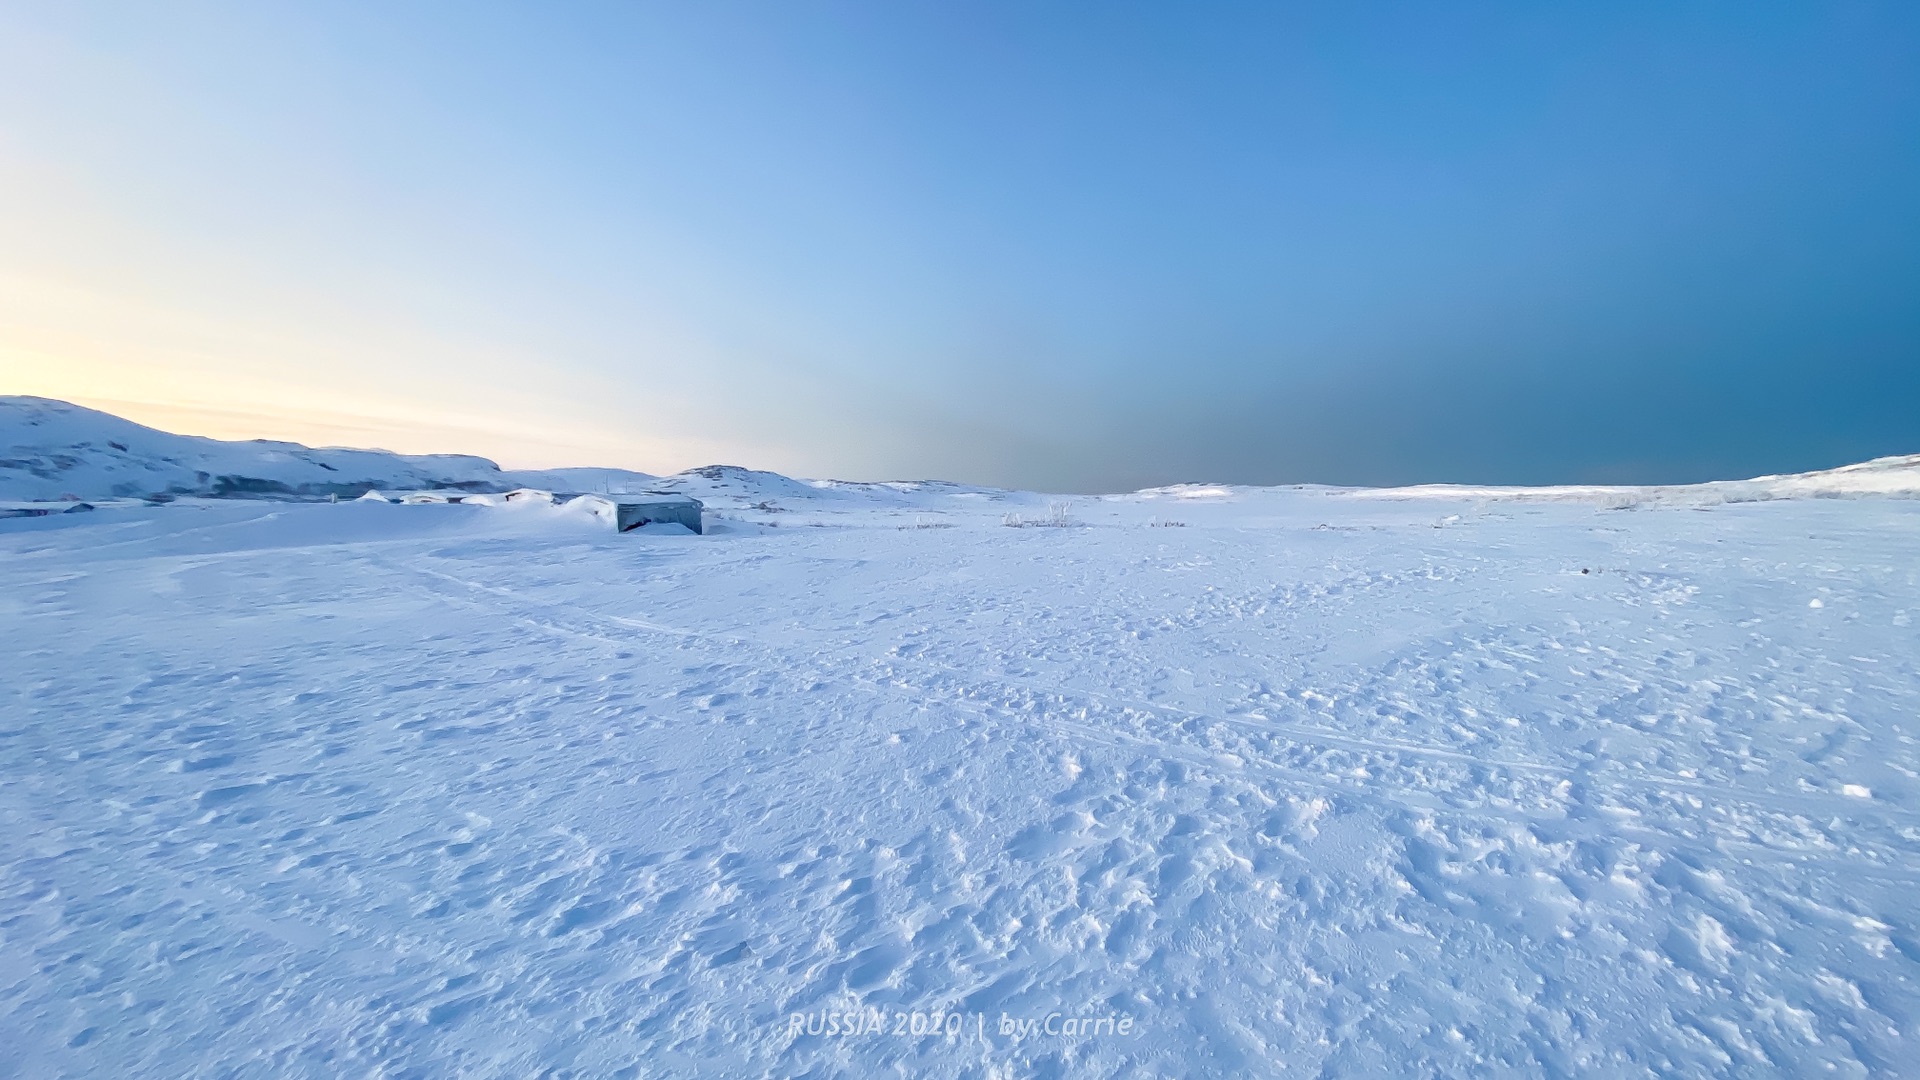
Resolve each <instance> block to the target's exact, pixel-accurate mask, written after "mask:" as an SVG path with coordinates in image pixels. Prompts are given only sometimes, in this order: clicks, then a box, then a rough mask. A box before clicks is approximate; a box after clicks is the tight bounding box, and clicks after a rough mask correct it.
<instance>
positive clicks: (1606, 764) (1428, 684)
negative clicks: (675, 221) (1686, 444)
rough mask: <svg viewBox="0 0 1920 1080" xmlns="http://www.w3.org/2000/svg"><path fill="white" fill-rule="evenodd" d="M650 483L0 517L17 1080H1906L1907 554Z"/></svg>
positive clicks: (1209, 497)
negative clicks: (670, 498) (693, 501)
mask: <svg viewBox="0 0 1920 1080" xmlns="http://www.w3.org/2000/svg"><path fill="white" fill-rule="evenodd" d="M1903 468H1905V466H1902V465H1901V464H1900V463H1898V462H1895V463H1891V464H1883V467H1882V468H1881V469H1880V470H1879V471H1880V472H1887V471H1892V472H1900V471H1901V470H1902V469H1903ZM1907 479H1908V481H1909V482H1911V481H1912V479H1913V477H1912V475H1910V474H1909V475H1908V477H1907ZM1876 482H1878V481H1876ZM1808 483H1813V482H1808ZM1837 483H1838V482H1832V483H1829V484H1828V486H1827V487H1825V488H1822V487H1820V486H1819V484H1817V483H1814V486H1813V489H1812V491H1811V493H1813V494H1860V492H1858V491H1848V490H1837V489H1835V484H1837ZM675 485H676V486H677V487H678V488H679V489H681V490H689V492H690V493H693V494H697V495H699V496H701V497H703V498H706V499H708V500H709V507H710V509H711V510H712V511H713V513H711V514H710V515H709V519H708V520H709V525H710V526H711V531H710V532H709V534H708V535H705V536H668V535H627V536H620V535H616V534H614V533H612V532H610V531H608V530H606V529H605V528H604V527H602V526H600V525H599V523H597V522H596V521H594V520H593V519H592V518H590V517H587V516H586V515H583V514H577V513H576V514H569V513H567V512H565V511H562V510H559V509H556V508H550V507H512V506H500V507H472V506H444V505H443V506H393V505H386V504H372V503H342V504H340V505H325V504H319V505H314V504H292V503H268V502H246V501H234V500H225V501H215V500H206V501H196V500H193V499H182V500H180V501H179V502H176V503H175V504H173V505H170V506H164V507H147V506H123V507H112V506H109V507H103V508H102V509H100V510H96V511H94V512H92V513H85V514H69V515H60V516H55V517H45V518H34V519H16V520H7V521H3V522H0V648H3V649H4V651H5V655H6V656H8V657H9V662H8V664H7V667H6V672H7V678H6V680H5V681H4V683H3V684H0V1073H5V1074H11V1075H22V1076H55V1075H63V1074H74V1075H80V1074H85V1075H94V1076H131V1075H152V1076H190V1075H191V1076H221V1075H249V1076H321V1077H330V1076H342V1075H383V1076H440V1075H462V1074H464V1075H486V1076H494V1075H497V1076H516V1077H518V1076H531V1075H542V1074H544V1073H546V1072H547V1071H548V1070H551V1072H552V1074H553V1075H576V1076H615V1075H628V1076H690V1075H711V1076H755V1075H767V1076H788V1075H814V1076H827V1075H847V1076H877V1075H905V1076H978V1077H994V1076H1009V1077H1013V1076H1017V1077H1027V1076H1071V1077H1077V1076H1174V1075H1196V1076H1199V1075H1219V1076H1240V1075H1268V1074H1281V1073H1284V1074H1286V1075H1307V1076H1311V1075H1326V1076H1417V1075H1432V1074H1440V1075H1451V1076H1466V1075H1512V1076H1539V1075H1573V1074H1578V1075H1603V1076H1605V1075H1621V1076H1639V1075H1647V1074H1654V1073H1660V1074H1671V1075H1728V1076H1735V1075H1738V1076H1751V1075H1756V1074H1763V1073H1780V1074H1798V1075H1832V1076H1864V1075H1895V1074H1902V1073H1911V1072H1913V1071H1915V1068H1916V1066H1915V1064H1914V1063H1915V1061H1916V1057H1915V1044H1914V1043H1913V1042H1909V1040H1920V744H1916V743H1915V741H1914V736H1915V735H1917V734H1920V627H1916V625H1915V623H1916V617H1920V501H1914V500H1908V499H1895V498H1882V497H1868V498H1851V499H1816V498H1780V499H1779V501H1760V502H1744V501H1738V500H1734V501H1729V500H1728V499H1727V498H1725V497H1723V496H1724V495H1725V492H1716V491H1712V490H1698V491H1694V492H1693V494H1692V495H1691V496H1689V495H1688V494H1687V493H1686V492H1685V491H1684V490H1678V489H1663V490H1661V491H1657V492H1651V493H1643V497H1636V496H1633V495H1632V493H1630V492H1629V493H1628V494H1622V491H1624V490H1625V489H1603V490H1599V491H1594V490H1589V489H1579V490H1571V491H1561V492H1558V493H1540V492H1532V493H1527V492H1520V493H1515V492H1511V491H1499V490H1492V489H1453V490H1433V489H1424V490H1420V491H1402V492H1343V491H1333V490H1327V489H1267V490H1260V489H1242V488H1204V487H1190V488H1179V489H1166V490H1162V491H1156V492H1144V493H1140V494H1137V495H1130V496H1120V497H1113V498H1107V499H1080V500H1077V501H1076V502H1075V503H1074V505H1073V506H1072V507H1071V508H1064V509H1063V513H1064V517H1065V520H1066V521H1067V524H1066V525H1065V526H1063V527H1051V526H1050V525H1048V524H1042V525H1040V526H1038V527H1011V526H1010V524H1009V523H1010V522H1017V523H1019V524H1020V525H1022V526H1027V525H1031V524H1032V523H1034V522H1042V523H1047V522H1051V521H1053V520H1055V519H1056V518H1057V517H1059V516H1061V512H1062V508H1056V507H1054V506H1052V505H1050V503H1051V502H1053V501H1054V500H1049V499H1048V498H1047V497H1045V496H1037V495H1025V494H1018V493H1007V492H993V491H982V490H976V489H967V488H962V487H956V486H953V485H890V486H889V485H845V484H829V485H813V484H804V483H799V482H796V481H790V480H786V478H784V477H773V476H771V474H753V473H748V472H746V471H744V470H715V471H711V472H709V473H690V474H683V476H682V477H681V478H677V479H676V481H675ZM1902 490H1905V489H1902ZM1807 493H1808V492H1806V491H1799V492H1784V493H1783V494H1787V495H1791V494H1807ZM1767 497H1769V498H1774V497H1776V496H1773V495H1770V496H1767ZM1616 507H1627V508H1616ZM1909 727H1914V728H1916V731H1915V732H1909V731H1907V728H1909ZM849 1019H851V1020H853V1021H854V1024H853V1028H854V1030H853V1031H852V1032H851V1033H849V1032H848V1031H847V1030H846V1022H847V1021H848V1020H849ZM1083 1020H1084V1021H1086V1023H1085V1024H1084V1025H1083V1024H1082V1021H1083ZM1101 1021H1107V1023H1105V1024H1102V1023H1101ZM876 1022H877V1026H878V1030H874V1025H875V1024H876ZM1083 1026H1084V1028H1085V1030H1080V1029H1081V1028H1083ZM929 1028H938V1029H939V1030H938V1032H937V1033H935V1032H930V1031H928V1030H927V1029H929ZM1049 1028H1051V1031H1049Z"/></svg>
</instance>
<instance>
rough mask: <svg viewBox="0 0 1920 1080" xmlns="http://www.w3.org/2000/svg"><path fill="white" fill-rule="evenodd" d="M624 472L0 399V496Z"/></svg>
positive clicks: (622, 478) (240, 492)
mask: <svg viewBox="0 0 1920 1080" xmlns="http://www.w3.org/2000/svg"><path fill="white" fill-rule="evenodd" d="M652 480H653V477H652V476H650V475H648V474H646V473H637V472H630V471H627V470H624V469H554V470H546V471H518V472H510V471H507V470H503V469H501V468H500V466H498V465H496V464H494V463H493V462H491V461H488V460H487V459H486V458H482V457H473V456H470V455H465V454H422V455H411V454H394V453H389V452H387V451H385V450H347V449H324V450H322V449H314V448H311V447H307V446H302V445H300V444H299V443H290V442H274V441H270V440H265V439H261V440H254V441H250V442H226V441H223V440H220V439H207V438H201V437H199V436H195V435H175V434H171V433H169V432H165V431H158V430H155V429H153V428H150V427H146V426H144V425H141V424H136V423H134V422H133V421H131V420H125V419H122V418H121V417H118V416H114V415H112V414H111V413H104V412H100V411H98V410H95V409H88V408H83V407H81V406H79V405H73V404H70V403H68V402H64V401H54V400H52V399H49V398H39V397H0V499H19V500H49V499H64V498H76V499H108V498H151V497H154V496H165V495H205V496H214V497H242V498H245V497H254V498H261V497H265V498H275V497H278V498H306V499H321V498H325V497H327V496H329V495H337V496H339V497H342V498H350V497H357V496H359V495H361V494H363V493H365V492H366V491H368V490H369V489H372V488H380V489H392V490H403V491H405V490H420V489H453V490H459V491H475V492H481V491H508V490H511V489H513V488H516V487H541V488H551V489H558V490H590V491H602V490H612V491H618V490H622V489H624V488H627V487H638V486H643V485H645V484H647V483H650V482H651V481H652Z"/></svg>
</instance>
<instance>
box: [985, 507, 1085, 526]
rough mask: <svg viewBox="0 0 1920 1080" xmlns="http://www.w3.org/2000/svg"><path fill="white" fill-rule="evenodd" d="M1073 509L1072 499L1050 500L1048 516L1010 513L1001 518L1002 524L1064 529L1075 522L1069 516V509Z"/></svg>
mask: <svg viewBox="0 0 1920 1080" xmlns="http://www.w3.org/2000/svg"><path fill="white" fill-rule="evenodd" d="M1072 509H1073V503H1072V502H1071V501H1070V500H1069V501H1061V502H1050V503H1048V504H1047V516H1046V517H1043V518H1033V519H1028V518H1023V517H1021V516H1020V515H1019V514H1008V515H1006V516H1005V517H1003V518H1001V519H1000V524H1002V525H1005V526H1007V527H1008V528H1010V529H1063V528H1065V527H1067V526H1068V525H1072V524H1073V523H1074V522H1073V519H1072V518H1071V517H1069V516H1068V511H1070V510H1072Z"/></svg>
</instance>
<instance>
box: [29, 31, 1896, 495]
mask: <svg viewBox="0 0 1920 1080" xmlns="http://www.w3.org/2000/svg"><path fill="white" fill-rule="evenodd" d="M0 393H33V394H42V395H47V396H53V397H63V398H67V399H69V400H74V401H78V402H81V403H83V404H91V405H96V406H99V407H103V408H108V409H110V410H113V411H116V412H120V413H122V414H123V415H127V416H130V417H132V418H134V419H138V420H142V421H143V422H147V423H152V424H154V425H155V426H159V427H165V428H168V429H170V430H177V431H186V432H192V433H197V434H210V435H217V436H221V437H256V436H263V437H277V438H294V439H300V440H302V441H307V442H314V443H323V444H336V445H380V446H385V447H388V448H390V449H396V450H402V451H409V452H422V451H464V452H472V453H482V454H487V455H489V456H493V457H495V458H497V459H499V460H501V461H502V462H503V463H506V464H509V465H525V466H536V465H563V464H599V465H621V466H626V467H631V468H638V469H645V470H648V471H654V472H660V471H671V470H677V469H679V468H683V467H686V466H691V465H697V464H705V463H709V462H727V463H735V464H745V465H751V466H756V467H762V468H773V469H778V470H780V471H783V472H789V473H794V474H799V475H809V476H840V477H846V478H852V479H894V478H909V477H933V476H937V477H945V478H949V479H956V480H964V481H972V482H982V483H997V484H1007V485H1014V486H1020V487H1032V488H1044V489H1050V490H1064V491H1107V490H1122V489H1130V488H1135V487H1140V486H1145V485H1150V484H1160V483H1169V482H1176V481H1218V482H1248V483H1284V482H1296V481H1318V482H1328V483H1376V484H1383V483H1409V482H1424V481H1460V482H1510V483H1543V482H1559V481H1567V482H1574V481H1621V482H1678V481H1689V480H1699V479H1707V478H1713V477H1732V476H1747V475H1755V474H1759V473H1769V472H1782V471H1795V470H1801V469H1809V468H1821V467H1828V466H1833V465H1838V464H1842V463H1845V462H1849V461H1855V460H1861V459H1865V458H1868V457H1873V456H1877V455H1884V454H1893V453H1914V452H1920V5H1914V4H1912V3H1899V4H1892V3H1889V4H1872V3H1857V4H1856V3H1833V4H1795V5H1787V4H1781V5H1754V4H1735V3H1722V4H1692V3H1681V4H1674V3H1657V4H1656V3H1644V4H1643V3H1615V4H1592V5H1525V4H1512V5H1485V4H1458V5H1453V4H1449V5H1404V4H1370V3H1355V4H1335V5H1284V4H1266V3H1262V4H1233V3H1208V4H1127V3H1122V4H1099V5H1095V4H1070V3H1039V4H1034V3H964V4H962V3H954V4H934V3H916V2H898V3H879V2H873V3H859V4H847V3H832V2H823V3H808V4H791V3H762V4H746V3H724V2H723V3H714V4H691V3H685V4H653V3H633V4H629V3H617V4H589V3H579V4H568V5H539V4H518V5H504V4H485V3H461V4H430V3H417V4H354V3H328V4H309V5H295V4H262V3H246V4H239V3H234V4H220V3H179V4H165V5H155V4H133V3H125V4H111V5H108V4H56V3H51V2H48V3H4V4H0Z"/></svg>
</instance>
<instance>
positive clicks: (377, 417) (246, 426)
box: [0, 274, 729, 473]
mask: <svg viewBox="0 0 1920 1080" xmlns="http://www.w3.org/2000/svg"><path fill="white" fill-rule="evenodd" d="M436 346H437V347H436ZM427 347H436V351H438V352H442V353H445V352H448V351H451V350H452V347H449V346H446V345H444V344H437V343H429V345H428V346H427ZM421 348H423V346H422V343H420V342H414V341H402V342H394V341H381V340H375V341H373V342H371V343H366V342H350V343H338V342H325V341H305V340H299V339H298V338H295V337H293V336H291V335H282V334H275V333H271V332H268V331H266V330H265V329H263V328H262V327H260V326H258V325H249V324H247V323H246V322H237V321H229V320H220V319H214V318H208V317H196V316H194V315H193V314H191V313H183V312H181V311H178V310H175V309H171V308H167V307H165V306H163V305H158V304H155V303H153V302H151V301H147V300H144V299H142V298H139V297H129V296H125V295H103V294H100V293H97V292H93V291H90V290H87V289H83V288H77V287H74V286H71V285H67V284H63V283H60V282H57V281H51V280H48V279H46V278H38V279H32V278H26V277H22V276H17V275H7V274H0V394H29V395H34V396H39V397H49V398H58V399H61V400H65V401H71V402H73V403H74V404H76V405H84V406H86V407H89V408H96V409H100V410H102V411H106V412H111V413H114V414H115V415H118V416H123V417H125V418H127V419H129V420H133V421H135V422H137V423H142V424H146V425H148V426H150V427H155V428H159V429H161V430H164V431H171V432H176V433H180V434H187V435H202V436H207V437H210V438H218V439H280V440H286V441H290V442H299V443H305V444H307V445H311V446H355V447H372V448H379V449H384V450H391V451H394V452H396V453H405V454H428V453H459V454H475V455H479V456H482V457H487V458H491V459H493V460H495V461H497V462H498V463H499V464H501V465H502V466H503V467H506V468H555V467H563V466H602V467H617V468H628V469H637V470H640V471H643V472H650V473H669V472H675V471H678V470H680V469H684V468H689V467H692V466H694V465H701V464H708V463H712V462H714V461H719V460H725V459H726V458H727V457H729V454H728V447H726V446H723V445H721V444H719V443H717V442H715V441H713V440H708V439H702V438H699V437H695V436H688V435H685V434H682V433H672V432H662V431H642V430H626V429H623V428H621V427H620V426H619V425H617V424H616V425H611V426H610V425H608V424H607V423H606V422H605V421H604V420H603V419H601V417H602V416H604V415H605V414H606V413H607V412H608V411H609V409H608V403H607V402H606V401H605V400H597V399H596V400H588V398H591V397H592V395H591V394H588V393H582V392H580V391H579V390H577V389H576V391H575V394H574V395H571V396H570V395H569V394H568V392H567V391H566V389H565V388H560V389H554V388H548V387H533V388H528V389H513V390H506V389H489V385H490V384H491V385H495V386H498V385H504V384H505V380H499V379H496V378H489V377H488V375H489V373H491V372H492V371H494V370H496V369H497V366H498V365H499V363H500V360H501V358H488V357H477V356H461V357H457V358H455V359H452V360H449V359H448V358H447V357H446V356H444V355H443V356H436V357H434V358H433V360H434V362H433V363H430V364H421V363H418V362H417V361H415V360H414V358H415V357H416V356H417V355H418V351H419V350H420V349H421ZM336 354H350V356H351V358H350V359H340V360H337V361H336V360H335V359H334V355H336ZM126 357H138V358H140V359H139V360H128V359H124V358H126ZM410 361H412V362H410ZM531 366H532V369H533V370H535V371H538V370H539V365H538V364H534V365H531ZM459 370H473V371H475V372H477V373H478V377H477V378H476V379H474V380H473V381H472V382H471V383H462V382H459V381H456V380H448V379H445V378H442V379H440V380H439V381H440V382H441V383H444V384H446V385H443V386H439V387H436V386H434V385H433V382H434V380H433V379H432V378H431V377H430V376H428V375H427V374H426V373H427V372H429V371H459ZM523 370H524V369H523ZM516 381H523V380H516Z"/></svg>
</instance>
